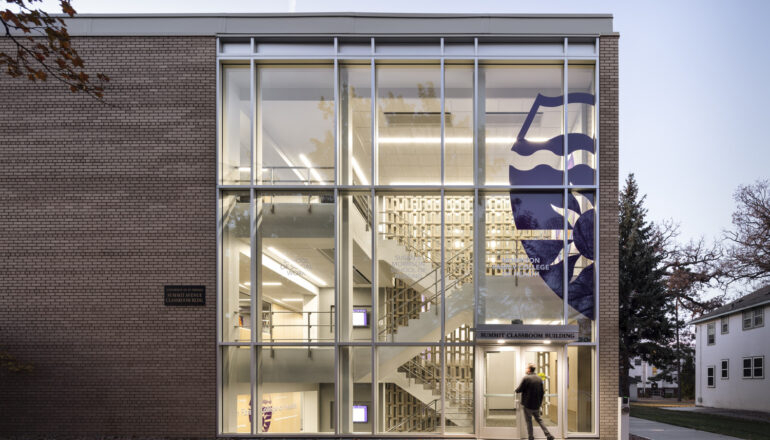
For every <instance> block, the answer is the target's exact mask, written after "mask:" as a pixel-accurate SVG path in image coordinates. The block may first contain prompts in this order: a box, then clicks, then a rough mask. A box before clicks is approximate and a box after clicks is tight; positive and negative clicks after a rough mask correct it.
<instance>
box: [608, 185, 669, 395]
mask: <svg viewBox="0 0 770 440" xmlns="http://www.w3.org/2000/svg"><path fill="white" fill-rule="evenodd" d="M644 199H645V197H644V196H640V195H639V187H638V185H637V184H636V180H635V179H634V175H633V174H630V175H629V176H628V178H627V179H626V184H625V187H624V188H623V191H622V193H621V194H620V200H619V204H620V234H619V235H620V280H619V281H620V282H619V295H620V298H619V299H620V311H619V313H620V316H619V321H620V365H619V367H620V394H621V395H622V396H629V395H630V390H629V385H630V380H629V379H630V378H629V376H628V371H629V369H630V368H631V360H632V359H633V358H635V357H640V358H641V359H642V360H644V361H646V362H649V363H650V364H652V365H654V366H656V367H658V368H667V367H670V365H671V363H672V362H673V360H674V352H673V350H672V348H671V347H672V345H673V340H674V336H675V332H674V326H673V324H672V322H671V312H672V310H671V301H670V299H669V297H668V296H667V295H666V284H665V278H664V277H665V270H664V269H663V267H662V264H661V263H662V261H663V258H664V256H665V251H664V249H663V246H664V244H665V243H664V241H665V240H664V239H663V238H661V237H660V235H659V234H657V233H656V228H655V227H654V225H653V224H651V223H648V222H647V220H646V219H645V216H646V214H647V210H646V209H645V208H644V206H643V204H644Z"/></svg>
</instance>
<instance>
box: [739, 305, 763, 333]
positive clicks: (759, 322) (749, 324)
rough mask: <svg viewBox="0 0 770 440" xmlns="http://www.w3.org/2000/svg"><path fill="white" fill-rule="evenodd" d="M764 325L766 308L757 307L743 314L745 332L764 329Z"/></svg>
mask: <svg viewBox="0 0 770 440" xmlns="http://www.w3.org/2000/svg"><path fill="white" fill-rule="evenodd" d="M764 325H765V309H764V307H757V308H755V309H751V310H746V311H745V312H743V329H744V330H749V329H752V328H757V327H763V326H764Z"/></svg>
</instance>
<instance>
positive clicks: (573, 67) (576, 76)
mask: <svg viewBox="0 0 770 440" xmlns="http://www.w3.org/2000/svg"><path fill="white" fill-rule="evenodd" d="M567 82H568V87H569V94H568V95H567V103H568V106H567V120H568V126H567V133H569V134H568V136H569V155H568V156H567V180H568V181H569V184H570V185H592V184H593V183H594V170H596V158H595V156H594V154H595V147H594V145H595V139H596V135H595V129H596V114H595V107H596V106H595V103H596V102H595V100H596V90H595V88H594V66H593V65H580V64H570V65H569V75H568V79H567Z"/></svg>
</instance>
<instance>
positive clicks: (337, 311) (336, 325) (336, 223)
mask: <svg viewBox="0 0 770 440" xmlns="http://www.w3.org/2000/svg"><path fill="white" fill-rule="evenodd" d="M334 42H335V46H336V44H337V39H336V38H335V39H334ZM335 70H336V60H335ZM337 78H338V77H337V75H335V87H336V81H337ZM335 169H336V167H335ZM335 178H336V173H335ZM339 207H340V202H339V190H338V189H336V188H335V190H334V295H332V298H333V299H334V314H333V315H332V316H330V317H329V318H330V319H334V401H335V402H336V404H335V405H333V406H332V411H334V414H332V418H333V420H334V433H335V434H339V432H340V410H339V408H340V365H339V363H340V353H339V337H340V332H339V328H340V319H339V318H340V317H339V315H340V308H339V304H340V303H341V301H340V299H339V297H340V296H341V289H340V284H339V272H340V271H339V267H340V266H339V261H340V260H339V253H340V251H339V249H340V244H339V237H340V234H339V228H340V221H339V218H340V215H339V214H340V212H339ZM319 308H320V307H319ZM309 320H310V318H309V317H308V321H309ZM352 394H353V393H352V391H351V395H352Z"/></svg>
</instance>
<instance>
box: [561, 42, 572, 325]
mask: <svg viewBox="0 0 770 440" xmlns="http://www.w3.org/2000/svg"><path fill="white" fill-rule="evenodd" d="M568 44H569V43H568V42H567V39H566V38H565V39H564V56H565V58H564V61H563V64H562V70H563V72H562V73H563V74H562V81H563V84H562V100H563V107H562V108H563V111H562V117H563V118H564V119H563V124H564V127H563V128H562V136H564V142H563V145H564V147H563V148H564V153H563V156H562V167H563V168H562V185H564V194H563V198H562V203H563V205H562V209H563V210H564V211H563V212H564V261H562V264H564V274H563V278H564V279H563V283H564V284H563V286H562V292H563V298H562V301H563V307H564V310H563V319H562V323H563V324H565V325H566V324H567V322H568V319H569V254H570V244H569V238H568V236H569V190H568V189H567V187H568V184H569V179H568V177H567V172H568V171H567V162H568V161H567V157H568V156H569V114H568V110H567V109H568V107H569V98H568V93H569V68H568V64H567V58H566V56H567V51H568V49H567V45H568Z"/></svg>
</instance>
